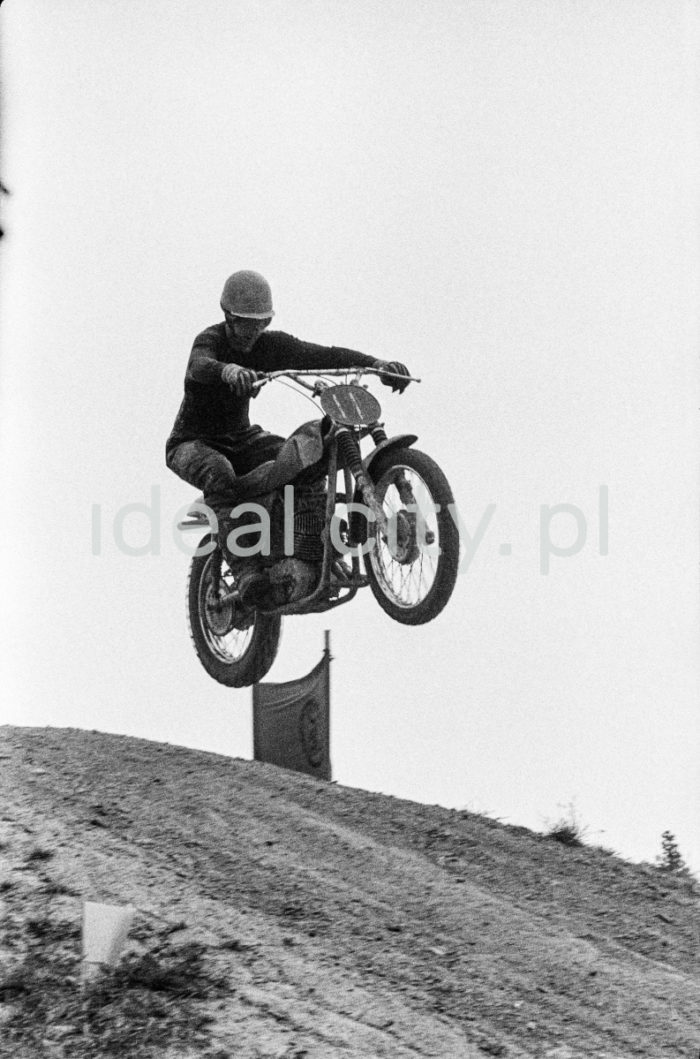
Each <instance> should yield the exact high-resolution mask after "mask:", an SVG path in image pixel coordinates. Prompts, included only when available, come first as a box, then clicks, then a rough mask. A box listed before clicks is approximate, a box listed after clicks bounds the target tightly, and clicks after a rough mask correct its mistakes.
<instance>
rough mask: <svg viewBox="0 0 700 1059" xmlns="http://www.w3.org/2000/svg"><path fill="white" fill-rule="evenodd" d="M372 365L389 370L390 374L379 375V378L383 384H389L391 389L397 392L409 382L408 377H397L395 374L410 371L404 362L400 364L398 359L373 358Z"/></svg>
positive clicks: (406, 373) (405, 373)
mask: <svg viewBox="0 0 700 1059" xmlns="http://www.w3.org/2000/svg"><path fill="white" fill-rule="evenodd" d="M372 367H374V368H377V369H378V370H379V371H386V372H391V375H380V376H379V378H380V380H381V381H382V383H383V384H384V386H391V388H392V390H394V391H396V390H398V392H399V393H403V392H404V390H405V389H406V387H407V386H408V384H409V382H410V381H411V380H410V379H409V378H406V379H397V378H396V377H395V376H397V375H406V376H408V375H410V374H411V373H410V371H409V370H408V368H407V367H406V365H405V364H401V363H400V361H398V360H375V362H374V364H373V365H372Z"/></svg>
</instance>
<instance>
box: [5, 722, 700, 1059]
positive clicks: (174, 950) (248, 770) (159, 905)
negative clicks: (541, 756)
mask: <svg viewBox="0 0 700 1059" xmlns="http://www.w3.org/2000/svg"><path fill="white" fill-rule="evenodd" d="M0 775H1V777H2V784H1V787H2V806H1V807H0V859H1V861H2V868H1V869H0V900H2V902H3V908H2V916H3V927H4V929H3V944H2V948H1V950H0V1055H2V1056H3V1057H5V1056H12V1057H13V1059H14V1057H17V1059H24V1057H25V1056H26V1057H27V1059H30V1057H31V1059H35V1057H36V1056H38V1055H46V1056H59V1057H60V1056H65V1057H74V1056H75V1057H80V1059H83V1057H90V1056H93V1055H94V1056H101V1055H125V1056H129V1057H132V1056H133V1057H136V1056H151V1055H152V1056H154V1057H155V1056H168V1057H171V1059H174V1057H176V1056H177V1057H189V1056H192V1057H194V1056H198V1057H201V1056H205V1057H210V1059H225V1057H227V1056H230V1057H233V1056H235V1057H236V1059H239V1057H240V1059H247V1057H251V1059H252V1057H268V1056H270V1057H272V1056H276V1057H280V1059H281V1057H288V1059H328V1057H335V1056H338V1057H348V1059H351V1057H352V1059H368V1057H374V1056H388V1057H397V1059H398V1057H404V1056H405V1057H409V1056H411V1057H415V1056H441V1057H449V1059H459V1057H465V1059H467V1057H469V1059H478V1057H482V1056H484V1055H495V1056H499V1055H500V1056H508V1057H512V1059H517V1057H526V1056H527V1057H529V1056H549V1057H550V1059H579V1057H586V1059H591V1057H599V1059H603V1057H606V1059H626V1057H627V1056H648V1057H653V1059H660V1057H664V1056H669V1057H671V1056H673V1057H679V1056H692V1057H693V1059H698V1055H699V1054H700V981H699V980H698V970H699V969H700V944H699V933H698V924H699V918H698V898H697V896H695V894H694V892H693V887H692V885H689V884H688V883H687V882H683V881H680V880H676V879H674V878H669V877H667V876H665V875H663V874H662V873H659V872H658V871H656V870H654V869H652V868H648V867H642V866H635V865H631V864H628V863H626V862H624V861H621V860H619V859H617V858H616V857H614V856H612V855H610V854H608V853H605V852H604V851H602V850H596V849H587V848H584V849H572V848H569V847H565V846H562V845H560V844H558V843H555V842H553V841H552V840H551V839H545V838H543V837H542V836H539V835H536V834H533V833H531V832H529V831H526V830H525V829H523V828H513V827H506V826H502V825H500V824H497V823H495V822H493V821H491V820H488V819H485V818H483V817H480V816H477V815H473V814H469V813H463V812H455V811H451V810H447V809H442V808H440V807H437V806H424V805H417V804H415V803H412V802H406V801H400V800H398V799H393V798H389V797H385V796H382V795H373V794H368V793H367V792H364V791H359V790H352V789H349V788H343V787H339V786H337V785H335V784H327V783H322V782H317V781H315V780H312V779H310V778H307V777H305V776H300V775H297V774H295V773H290V772H286V771H284V770H280V769H276V768H274V767H272V766H266V765H260V764H257V763H253V762H247V761H240V760H233V759H230V758H225V757H220V756H217V755H214V754H206V753H201V752H196V751H192V750H186V749H182V748H178V747H173V746H169V745H161V744H157V743H150V742H146V741H143V740H135V739H129V738H126V737H121V736H111V735H105V734H101V733H97V732H83V731H76V730H72V729H68V730H63V729H24V728H0ZM83 898H87V899H91V900H99V901H105V902H109V903H117V904H132V905H134V906H136V908H137V909H138V914H137V917H136V920H135V925H134V928H133V930H132V933H131V940H130V945H129V950H128V952H127V960H126V962H127V963H128V962H129V961H131V962H130V963H129V967H130V970H128V971H123V973H122V978H121V979H119V980H117V978H114V977H113V978H112V979H110V980H109V981H107V980H105V982H104V983H103V985H102V986H101V989H102V991H101V992H99V990H98V993H97V994H95V992H94V991H95V989H97V987H90V988H92V989H93V993H92V994H91V993H90V989H88V990H87V991H85V990H84V991H82V992H81V990H80V988H79V982H78V980H77V975H78V971H79V957H80V931H79V927H80V915H81V900H82V899H83Z"/></svg>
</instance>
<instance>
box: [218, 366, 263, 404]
mask: <svg viewBox="0 0 700 1059" xmlns="http://www.w3.org/2000/svg"><path fill="white" fill-rule="evenodd" d="M221 378H222V379H223V381H224V382H225V383H226V384H227V385H228V386H230V387H231V389H232V390H233V392H234V393H235V395H236V397H250V395H251V393H252V392H253V386H254V384H255V382H256V381H257V374H256V373H255V372H254V371H251V370H250V368H241V367H239V365H238V364H227V365H226V366H225V367H224V369H223V371H222V372H221Z"/></svg>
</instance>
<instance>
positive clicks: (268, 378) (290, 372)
mask: <svg viewBox="0 0 700 1059" xmlns="http://www.w3.org/2000/svg"><path fill="white" fill-rule="evenodd" d="M0 2H1V0H0ZM256 375H257V382H255V383H254V384H253V390H254V391H255V392H257V391H258V390H260V389H262V387H263V386H264V385H265V384H266V383H268V382H272V381H273V380H274V379H279V378H282V377H283V376H284V377H286V378H288V379H293V380H294V382H296V383H298V384H299V385H300V386H303V387H304V388H305V389H307V390H311V392H312V393H318V392H319V384H321V385H320V388H321V389H323V388H324V387H323V384H322V381H321V380H320V379H319V376H320V375H357V376H358V379H359V378H360V377H361V376H362V375H383V376H384V377H385V378H388V379H403V380H404V381H406V382H420V381H421V380H420V379H417V378H415V376H413V375H399V374H398V373H397V372H394V371H383V370H382V369H381V368H370V367H354V368H299V369H291V368H283V369H282V370H281V371H258V372H256ZM308 375H313V376H315V377H316V380H317V381H316V382H315V383H314V384H313V385H312V386H310V385H309V383H308V382H305V381H304V380H303V379H302V378H301V376H308Z"/></svg>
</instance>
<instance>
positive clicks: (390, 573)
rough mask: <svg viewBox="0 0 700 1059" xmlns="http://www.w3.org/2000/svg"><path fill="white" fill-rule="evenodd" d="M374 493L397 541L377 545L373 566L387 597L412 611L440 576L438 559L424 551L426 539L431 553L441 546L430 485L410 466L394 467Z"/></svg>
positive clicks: (386, 541) (384, 541) (382, 541)
mask: <svg viewBox="0 0 700 1059" xmlns="http://www.w3.org/2000/svg"><path fill="white" fill-rule="evenodd" d="M375 491H376V494H377V499H378V500H379V501H380V503H381V504H382V507H383V509H384V512H385V514H386V517H387V519H388V520H391V523H392V525H393V526H394V527H396V533H395V539H391V540H385V539H381V540H377V541H376V542H375V547H374V548H373V549H372V551H371V552H370V557H369V558H370V563H371V565H372V568H373V570H374V572H375V575H376V577H377V580H378V581H379V583H380V584H381V585H382V589H383V591H384V593H385V594H386V595H387V597H388V598H389V599H391V600H392V601H393V602H394V603H395V604H396V605H397V606H399V607H404V608H412V607H415V606H417V605H418V604H419V603H421V601H422V600H424V599H425V598H426V596H427V595H428V593H429V592H430V590H431V588H432V586H433V583H434V581H435V577H436V575H437V557H436V556H435V555H433V554H426V552H425V550H424V549H425V546H426V543H425V542H426V538H427V539H429V540H430V542H431V543H430V547H431V550H432V549H433V548H437V547H438V546H439V543H440V542H439V529H438V522H437V518H436V516H435V504H434V502H433V499H432V496H431V493H430V489H429V488H428V486H427V484H426V483H425V482H424V481H423V479H422V477H421V476H420V475H419V474H418V472H417V471H415V470H413V469H412V468H410V467H393V468H391V470H390V471H388V472H387V473H386V474H385V475H384V476H383V477H382V478H381V479H380V480H379V482H377V484H376V486H375ZM402 497H403V498H404V500H405V501H406V503H405V502H404V500H402ZM411 498H412V499H411ZM407 504H408V505H409V510H407ZM390 544H391V545H392V547H393V550H394V552H395V554H392V547H390Z"/></svg>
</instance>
